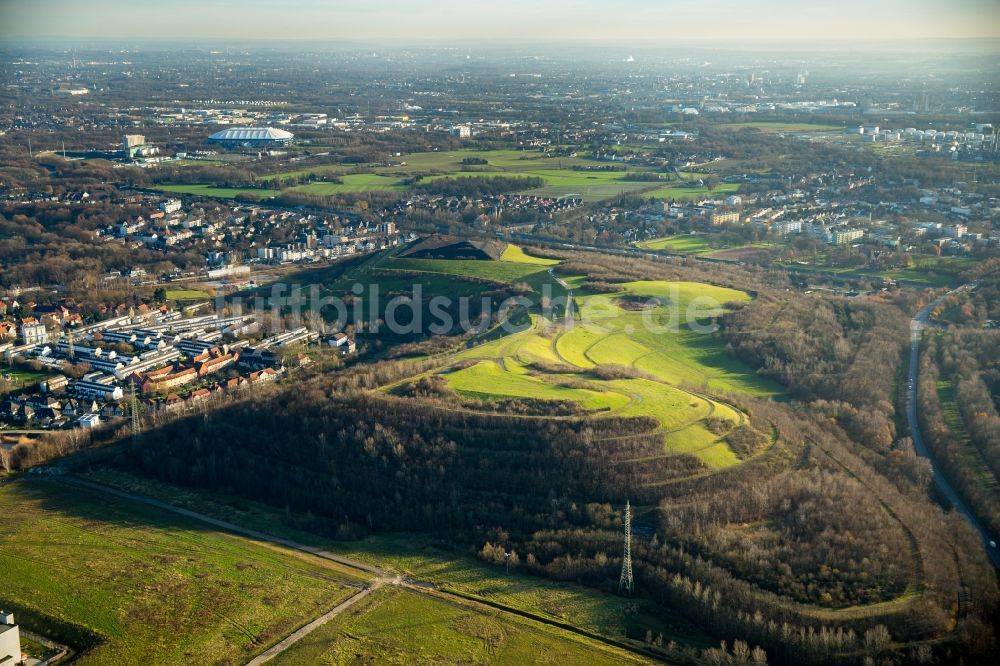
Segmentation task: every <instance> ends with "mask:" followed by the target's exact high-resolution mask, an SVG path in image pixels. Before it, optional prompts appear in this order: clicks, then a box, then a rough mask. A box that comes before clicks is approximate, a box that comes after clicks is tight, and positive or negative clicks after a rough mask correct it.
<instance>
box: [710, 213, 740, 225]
mask: <svg viewBox="0 0 1000 666" xmlns="http://www.w3.org/2000/svg"><path fill="white" fill-rule="evenodd" d="M709 219H710V220H711V222H712V224H713V225H715V226H719V225H722V224H739V221H740V214H739V213H737V212H735V211H732V212H728V213H712V214H711V216H710V217H709Z"/></svg>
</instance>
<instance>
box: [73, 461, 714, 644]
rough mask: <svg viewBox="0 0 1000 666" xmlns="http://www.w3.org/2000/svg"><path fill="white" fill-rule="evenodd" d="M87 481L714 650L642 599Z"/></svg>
mask: <svg viewBox="0 0 1000 666" xmlns="http://www.w3.org/2000/svg"><path fill="white" fill-rule="evenodd" d="M87 477H88V478H90V479H92V480H94V481H97V482H100V483H104V484H106V485H111V486H114V487H118V488H123V489H125V490H129V491H131V492H136V493H139V494H142V495H145V496H148V497H155V498H158V499H161V500H164V501H167V502H170V503H171V504H173V505H175V506H180V507H183V508H187V509H191V510H193V511H198V512H201V513H204V514H207V515H210V516H213V517H215V518H219V519H221V520H226V521H229V522H232V523H235V524H238V525H245V526H249V527H253V528H254V529H258V530H263V531H265V532H267V533H269V534H274V535H277V536H282V537H285V538H289V539H292V540H294V541H297V542H299V543H304V544H309V545H312V546H316V547H320V548H324V549H327V550H330V551H333V552H336V553H339V554H340V555H343V556H345V557H349V558H351V559H354V560H359V561H362V562H366V563H368V564H372V565H375V566H379V567H382V568H384V569H387V570H389V571H391V572H397V573H400V574H403V575H407V576H410V577H413V578H415V579H418V580H421V581H430V582H433V583H435V584H437V585H439V586H440V587H442V588H443V589H446V590H451V591H455V592H459V593H461V594H464V595H471V596H472V597H475V598H477V599H482V600H484V601H488V602H492V603H498V604H502V605H504V606H506V607H510V608H515V609H518V610H520V611H524V612H528V613H532V614H535V615H539V616H541V617H545V618H548V619H551V620H557V621H560V622H566V623H569V624H572V625H573V626H575V627H578V628H580V629H584V630H587V631H591V632H594V633H597V634H600V635H603V636H608V637H610V638H615V639H624V638H626V637H627V636H629V635H632V636H640V637H641V636H643V635H644V634H645V632H646V631H647V630H651V631H653V632H654V633H662V634H663V636H664V639H665V640H675V641H677V642H679V643H681V644H692V645H696V646H699V647H708V646H710V645H712V644H713V642H714V641H713V640H712V639H711V637H709V636H706V635H705V634H704V633H703V632H702V631H700V630H699V629H698V628H697V627H695V626H694V625H692V624H691V623H690V622H689V621H687V620H686V619H684V618H683V617H682V616H680V615H672V614H665V613H664V612H663V610H662V609H660V610H659V611H658V612H657V613H655V614H653V612H652V610H651V608H650V607H649V602H648V601H646V600H644V599H634V600H629V599H625V598H623V597H619V596H615V595H609V594H602V593H601V592H598V591H596V590H594V589H591V588H587V587H583V586H581V585H575V584H573V583H569V582H559V581H555V580H551V579H548V578H542V577H539V576H533V575H530V574H526V573H521V572H520V571H518V570H516V569H515V570H512V571H511V572H510V573H509V574H508V573H505V572H504V570H503V568H502V567H499V566H495V565H489V564H486V563H484V562H481V561H479V560H477V559H474V558H472V557H468V556H466V555H462V554H456V553H454V552H451V551H445V550H441V549H438V548H434V547H432V546H429V545H427V544H426V543H425V542H423V541H422V540H421V539H420V538H419V537H415V536H413V535H391V534H382V535H375V536H369V537H367V538H365V539H362V540H360V541H331V540H328V539H323V538H321V537H317V536H316V535H314V534H310V533H307V532H303V531H301V530H299V529H296V528H295V527H294V525H291V524H290V523H293V522H294V521H295V519H296V515H295V514H294V513H293V514H288V513H286V512H284V511H280V510H277V509H275V508H274V507H271V506H267V505H264V504H260V503H258V502H253V501H248V500H246V499H244V498H237V497H229V496H226V495H224V494H221V493H209V492H207V491H204V490H199V489H194V488H187V487H183V488H182V487H178V486H172V485H169V484H165V483H163V482H160V481H156V480H154V479H148V478H144V477H138V476H134V475H131V474H129V473H127V472H122V471H120V470H116V469H109V468H96V469H92V470H90V471H89V472H88V473H87Z"/></svg>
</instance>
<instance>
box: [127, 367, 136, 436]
mask: <svg viewBox="0 0 1000 666" xmlns="http://www.w3.org/2000/svg"><path fill="white" fill-rule="evenodd" d="M128 411H129V416H130V417H131V419H132V425H131V432H132V437H138V436H139V399H138V398H137V397H136V396H135V381H134V380H133V381H131V382H129V389H128Z"/></svg>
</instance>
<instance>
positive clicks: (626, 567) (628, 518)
mask: <svg viewBox="0 0 1000 666" xmlns="http://www.w3.org/2000/svg"><path fill="white" fill-rule="evenodd" d="M633 589H634V587H633V584H632V506H631V505H630V504H629V502H628V500H626V501H625V555H624V557H622V577H621V579H619V581H618V594H621V593H622V592H625V593H626V594H628V595H629V596H632V590H633Z"/></svg>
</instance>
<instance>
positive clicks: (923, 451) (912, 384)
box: [906, 283, 1000, 568]
mask: <svg viewBox="0 0 1000 666" xmlns="http://www.w3.org/2000/svg"><path fill="white" fill-rule="evenodd" d="M975 286H976V285H975V283H971V284H967V285H963V286H961V287H959V288H958V289H955V290H954V291H952V292H949V294H946V295H945V296H942V297H941V298H939V299H937V300H935V301H933V302H931V303H928V304H927V305H925V306H924V307H923V309H921V310H920V312H918V313H917V315H916V316H915V317H914V318H913V320H912V321H910V373H909V377H908V378H907V381H908V383H907V387H906V420H907V421H908V422H909V424H910V436H911V437H912V438H913V446H914V448H915V449H916V450H917V455H919V456H922V457H924V458H927V459H928V460H929V461H930V462H931V469H932V470H933V471H934V483H936V484H937V487H938V488H939V489H940V490H941V494H943V495H944V496H945V497H946V498H948V501H949V502H950V503H951V505H952V506H953V507H955V510H956V511H958V512H959V513H961V514H962V515H963V516H965V519H966V520H968V521H969V523H970V524H971V525H972V526H973V527H974V528H975V529H976V531H977V532H979V538H980V539H981V540H982V542H983V548H984V549H985V550H986V555H987V556H988V557H989V558H990V560H991V561H992V562H993V566H995V567H997V568H1000V551H998V550H997V548H996V547H995V546H991V545H990V543H991V542H995V541H996V539H997V537H996V536H994V535H991V534H990V533H989V531H988V530H987V529H986V526H985V525H983V524H982V523H981V522H980V521H979V519H978V518H977V517H976V516H975V515H974V514H973V513H972V510H971V509H969V506H968V505H967V504H966V503H965V500H964V499H962V497H961V496H960V495H959V494H958V492H957V491H956V490H955V488H954V487H953V486H952V485H951V483H950V482H949V481H948V479H947V478H946V477H945V476H944V473H943V472H942V471H941V470H940V469H939V468H938V467H936V466H935V465H934V457H933V456H932V455H931V452H930V450H929V449H928V448H927V444H925V443H924V438H923V436H921V434H920V424H919V422H918V421H917V373H918V372H919V371H920V338H921V337H922V336H923V332H924V329H925V328H927V324H928V321H929V320H930V316H931V312H932V311H933V310H934V308H936V307H937V306H938V305H940V304H941V302H942V301H944V299H945V298H946V297H947V296H949V295H951V294H953V293H955V292H958V291H963V290H968V289H972V288H974V287H975Z"/></svg>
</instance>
